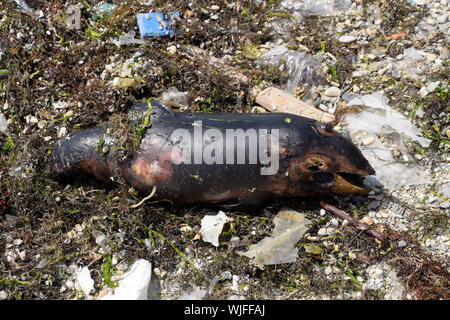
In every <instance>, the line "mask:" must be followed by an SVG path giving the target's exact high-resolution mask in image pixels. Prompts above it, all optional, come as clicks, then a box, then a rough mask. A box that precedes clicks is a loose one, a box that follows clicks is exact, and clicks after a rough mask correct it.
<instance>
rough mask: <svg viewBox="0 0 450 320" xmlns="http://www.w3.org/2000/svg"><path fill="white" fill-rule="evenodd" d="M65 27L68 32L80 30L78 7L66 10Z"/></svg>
mask: <svg viewBox="0 0 450 320" xmlns="http://www.w3.org/2000/svg"><path fill="white" fill-rule="evenodd" d="M66 26H67V28H68V29H70V30H79V29H80V28H81V7H80V5H71V6H69V7H68V8H67V11H66Z"/></svg>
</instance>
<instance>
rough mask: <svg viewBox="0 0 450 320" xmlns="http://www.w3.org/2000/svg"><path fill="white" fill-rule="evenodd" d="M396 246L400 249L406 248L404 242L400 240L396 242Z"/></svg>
mask: <svg viewBox="0 0 450 320" xmlns="http://www.w3.org/2000/svg"><path fill="white" fill-rule="evenodd" d="M398 246H399V247H400V248H403V247H406V242H405V241H404V240H400V241H399V242H398Z"/></svg>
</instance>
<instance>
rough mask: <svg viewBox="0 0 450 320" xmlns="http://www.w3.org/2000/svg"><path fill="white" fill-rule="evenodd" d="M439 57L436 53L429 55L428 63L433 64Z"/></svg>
mask: <svg viewBox="0 0 450 320" xmlns="http://www.w3.org/2000/svg"><path fill="white" fill-rule="evenodd" d="M436 58H437V56H436V55H435V54H434V53H427V55H426V59H427V61H428V62H433V61H434V60H436Z"/></svg>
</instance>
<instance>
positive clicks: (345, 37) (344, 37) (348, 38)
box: [339, 35, 356, 43]
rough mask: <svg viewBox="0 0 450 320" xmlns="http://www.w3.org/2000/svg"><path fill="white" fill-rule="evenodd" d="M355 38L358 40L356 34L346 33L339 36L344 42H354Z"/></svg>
mask: <svg viewBox="0 0 450 320" xmlns="http://www.w3.org/2000/svg"><path fill="white" fill-rule="evenodd" d="M355 40H356V37H354V36H347V35H344V36H340V37H339V41H340V42H343V43H349V42H353V41H355Z"/></svg>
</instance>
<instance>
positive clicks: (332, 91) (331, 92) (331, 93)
mask: <svg viewBox="0 0 450 320" xmlns="http://www.w3.org/2000/svg"><path fill="white" fill-rule="evenodd" d="M324 94H325V95H326V96H328V97H339V96H340V95H341V89H339V88H337V87H329V88H328V89H327V90H325V92H324Z"/></svg>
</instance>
